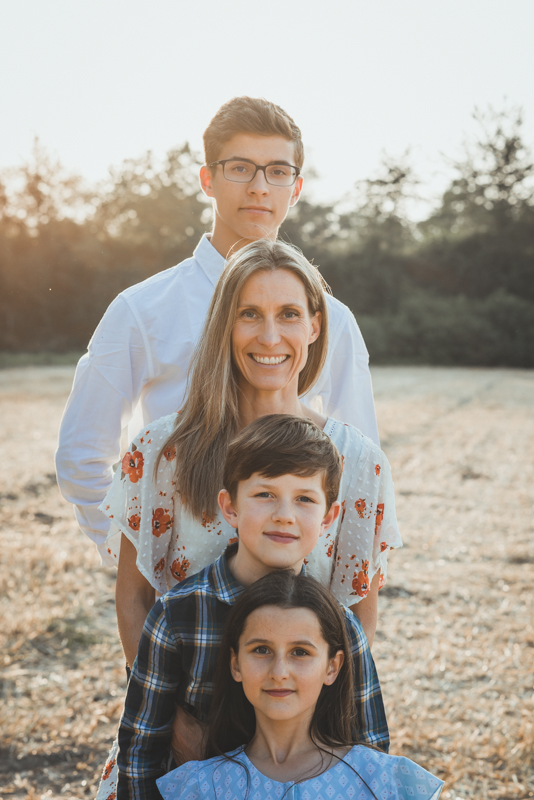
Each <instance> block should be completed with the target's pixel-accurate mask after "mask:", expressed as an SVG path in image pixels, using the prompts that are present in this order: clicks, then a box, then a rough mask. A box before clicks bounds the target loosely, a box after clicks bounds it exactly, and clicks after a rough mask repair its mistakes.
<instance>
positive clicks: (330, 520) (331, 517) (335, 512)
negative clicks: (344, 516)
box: [319, 500, 341, 536]
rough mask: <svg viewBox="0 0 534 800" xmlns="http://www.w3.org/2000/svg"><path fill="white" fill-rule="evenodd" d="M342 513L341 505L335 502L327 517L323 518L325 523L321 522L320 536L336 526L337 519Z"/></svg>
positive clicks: (337, 501)
mask: <svg viewBox="0 0 534 800" xmlns="http://www.w3.org/2000/svg"><path fill="white" fill-rule="evenodd" d="M340 511H341V503H340V502H339V500H335V501H334V502H333V503H332V505H331V506H330V508H329V509H328V511H327V512H326V515H325V516H324V517H323V521H322V522H321V533H320V534H319V536H322V535H323V533H324V532H325V531H327V530H328V528H329V527H330V526H331V525H333V524H334V522H335V521H336V519H337V518H338V517H339V512H340Z"/></svg>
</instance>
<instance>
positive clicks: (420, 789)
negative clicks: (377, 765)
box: [390, 756, 444, 800]
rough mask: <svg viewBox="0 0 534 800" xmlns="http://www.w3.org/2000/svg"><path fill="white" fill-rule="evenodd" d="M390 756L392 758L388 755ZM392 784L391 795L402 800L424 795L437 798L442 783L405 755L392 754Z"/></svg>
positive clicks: (433, 799)
mask: <svg viewBox="0 0 534 800" xmlns="http://www.w3.org/2000/svg"><path fill="white" fill-rule="evenodd" d="M390 758H392V757H391V756H390ZM393 759H394V763H393V781H392V782H393V786H394V788H395V790H396V793H395V794H392V796H393V797H395V798H398V800H402V798H404V797H406V796H407V795H408V796H409V797H426V798H427V800H438V797H439V796H440V795H441V792H442V790H443V786H444V783H443V781H442V780H440V778H436V776H435V775H432V773H431V772H428V771H427V770H426V769H423V767H420V766H419V764H416V763H415V762H414V761H412V760H411V759H409V758H406V757H405V756H394V757H393Z"/></svg>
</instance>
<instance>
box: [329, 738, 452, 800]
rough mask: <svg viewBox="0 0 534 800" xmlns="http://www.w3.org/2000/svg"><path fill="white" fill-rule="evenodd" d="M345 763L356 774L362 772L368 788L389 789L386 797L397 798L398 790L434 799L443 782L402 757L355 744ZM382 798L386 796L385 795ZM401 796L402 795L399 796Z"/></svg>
mask: <svg viewBox="0 0 534 800" xmlns="http://www.w3.org/2000/svg"><path fill="white" fill-rule="evenodd" d="M345 760H346V761H347V762H348V763H349V764H350V765H351V766H353V767H354V769H356V770H357V771H360V772H364V771H365V779H366V781H367V782H368V783H369V785H370V786H371V788H374V786H373V785H375V786H376V787H380V788H381V789H384V790H387V789H389V790H390V793H389V794H388V795H387V796H388V797H390V796H391V797H399V794H398V790H399V789H401V790H406V789H408V790H410V791H409V795H410V797H412V796H415V793H414V790H415V791H416V792H417V794H418V795H420V796H424V797H437V796H438V795H437V794H436V792H437V790H438V789H439V788H440V787H442V786H443V781H442V780H440V779H439V778H436V777H435V776H434V775H432V773H430V772H428V771H427V770H426V769H423V767H420V766H419V765H418V764H416V763H415V761H411V759H409V758H406V757H405V756H394V755H389V754H388V753H382V752H380V751H379V750H374V749H372V748H371V747H365V745H356V746H355V747H353V748H352V750H350V751H349V752H348V753H347V755H346V756H345ZM384 796H385V795H384ZM402 796H404V794H403V795H402Z"/></svg>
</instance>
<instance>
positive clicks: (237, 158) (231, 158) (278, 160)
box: [224, 156, 294, 167]
mask: <svg viewBox="0 0 534 800" xmlns="http://www.w3.org/2000/svg"><path fill="white" fill-rule="evenodd" d="M224 160H225V161H246V162H247V164H254V166H257V164H256V162H255V161H253V160H252V159H251V158H245V157H244V156H229V157H228V158H225V159H224ZM275 164H283V165H284V166H286V167H293V166H294V164H291V163H290V162H289V161H286V160H285V158H276V159H273V160H272V161H268V162H267V164H261V165H260V166H262V167H272V166H274V165H275Z"/></svg>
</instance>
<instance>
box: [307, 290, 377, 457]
mask: <svg viewBox="0 0 534 800" xmlns="http://www.w3.org/2000/svg"><path fill="white" fill-rule="evenodd" d="M338 309H339V313H340V316H341V319H340V322H339V329H338V331H337V336H336V338H335V339H333V340H332V342H331V344H330V345H329V348H328V349H329V360H328V362H327V366H329V370H328V373H329V374H326V375H325V382H324V384H322V383H321V380H320V381H319V387H320V388H319V394H320V395H321V396H322V401H323V402H322V405H323V413H324V414H326V415H327V416H330V417H334V418H335V419H339V420H342V421H343V422H347V423H349V424H350V425H354V427H355V428H358V430H360V431H361V432H362V433H363V434H364V435H365V436H368V437H369V439H371V440H372V441H373V442H374V443H375V444H377V445H379V444H380V439H379V436H378V426H377V422H376V413H375V404H374V399H373V385H372V381H371V373H370V371H369V353H368V352H367V347H366V346H365V342H364V340H363V336H362V334H361V331H360V329H359V327H358V325H357V323H356V320H355V319H354V315H353V314H352V312H351V311H350V310H349V309H348V308H347V307H346V306H344V305H343V304H341V303H339V304H338ZM311 394H312V395H313V389H312V392H311Z"/></svg>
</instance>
